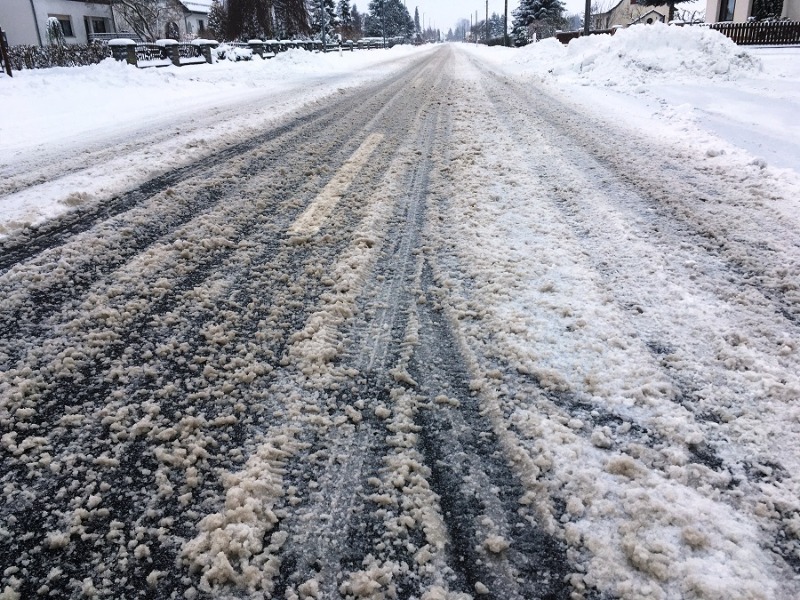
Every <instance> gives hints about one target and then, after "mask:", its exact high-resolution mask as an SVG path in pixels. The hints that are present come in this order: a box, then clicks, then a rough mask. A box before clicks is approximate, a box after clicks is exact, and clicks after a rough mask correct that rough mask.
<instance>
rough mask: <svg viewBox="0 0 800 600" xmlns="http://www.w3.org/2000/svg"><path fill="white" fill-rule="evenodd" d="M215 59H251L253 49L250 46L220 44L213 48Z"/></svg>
mask: <svg viewBox="0 0 800 600" xmlns="http://www.w3.org/2000/svg"><path fill="white" fill-rule="evenodd" d="M214 52H215V53H216V55H217V60H232V61H240V60H253V51H252V50H251V49H250V48H239V47H236V46H231V45H230V44H220V45H219V46H217V47H216V48H215V49H214Z"/></svg>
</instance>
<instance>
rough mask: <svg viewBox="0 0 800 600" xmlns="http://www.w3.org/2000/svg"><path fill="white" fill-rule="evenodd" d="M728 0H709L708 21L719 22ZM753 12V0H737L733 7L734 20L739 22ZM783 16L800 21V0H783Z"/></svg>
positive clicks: (707, 4)
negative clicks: (721, 10) (723, 5)
mask: <svg viewBox="0 0 800 600" xmlns="http://www.w3.org/2000/svg"><path fill="white" fill-rule="evenodd" d="M723 2H727V0H707V3H706V23H718V22H719V11H720V7H721V4H722V3H723ZM752 12H753V0H736V6H735V7H734V9H733V20H734V21H735V22H737V23H739V22H744V21H747V19H749V18H750V15H751V14H752ZM781 16H782V17H786V18H788V19H790V20H791V21H800V0H783V12H782V13H781Z"/></svg>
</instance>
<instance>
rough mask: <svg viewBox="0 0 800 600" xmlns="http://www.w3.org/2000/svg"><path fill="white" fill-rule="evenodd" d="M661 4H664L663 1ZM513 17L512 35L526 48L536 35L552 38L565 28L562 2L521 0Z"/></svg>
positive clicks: (555, 0)
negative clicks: (557, 31)
mask: <svg viewBox="0 0 800 600" xmlns="http://www.w3.org/2000/svg"><path fill="white" fill-rule="evenodd" d="M639 1H640V2H641V1H642V0H639ZM660 3H661V4H663V3H664V2H663V0H661V2H660ZM513 16H514V20H513V21H512V23H513V29H512V33H511V35H512V36H513V37H514V41H515V43H516V44H517V45H518V46H524V45H525V44H528V43H529V42H530V41H531V40H532V39H533V36H534V34H535V35H536V37H537V38H539V39H541V38H546V37H552V36H553V35H555V32H556V30H558V29H560V28H562V27H563V26H564V3H563V2H561V0H521V2H520V4H519V8H517V9H516V10H515V11H514V12H513Z"/></svg>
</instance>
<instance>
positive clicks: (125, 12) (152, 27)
mask: <svg viewBox="0 0 800 600" xmlns="http://www.w3.org/2000/svg"><path fill="white" fill-rule="evenodd" d="M111 3H112V4H113V6H114V12H115V13H116V15H117V16H119V17H120V18H121V19H122V20H123V21H125V23H127V25H128V26H129V27H130V28H131V29H132V30H133V32H134V33H136V34H137V35H138V36H139V37H140V38H142V39H143V40H147V41H150V42H153V41H155V40H157V39H159V38H161V37H164V35H165V32H166V30H167V28H168V27H169V25H170V24H171V23H176V22H177V21H178V20H179V19H180V16H181V15H180V12H179V11H178V8H177V6H176V5H175V3H174V2H172V1H171V0H167V1H166V2H165V1H164V0H111Z"/></svg>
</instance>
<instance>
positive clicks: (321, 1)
mask: <svg viewBox="0 0 800 600" xmlns="http://www.w3.org/2000/svg"><path fill="white" fill-rule="evenodd" d="M319 22H320V23H322V53H323V54H325V0H319Z"/></svg>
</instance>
